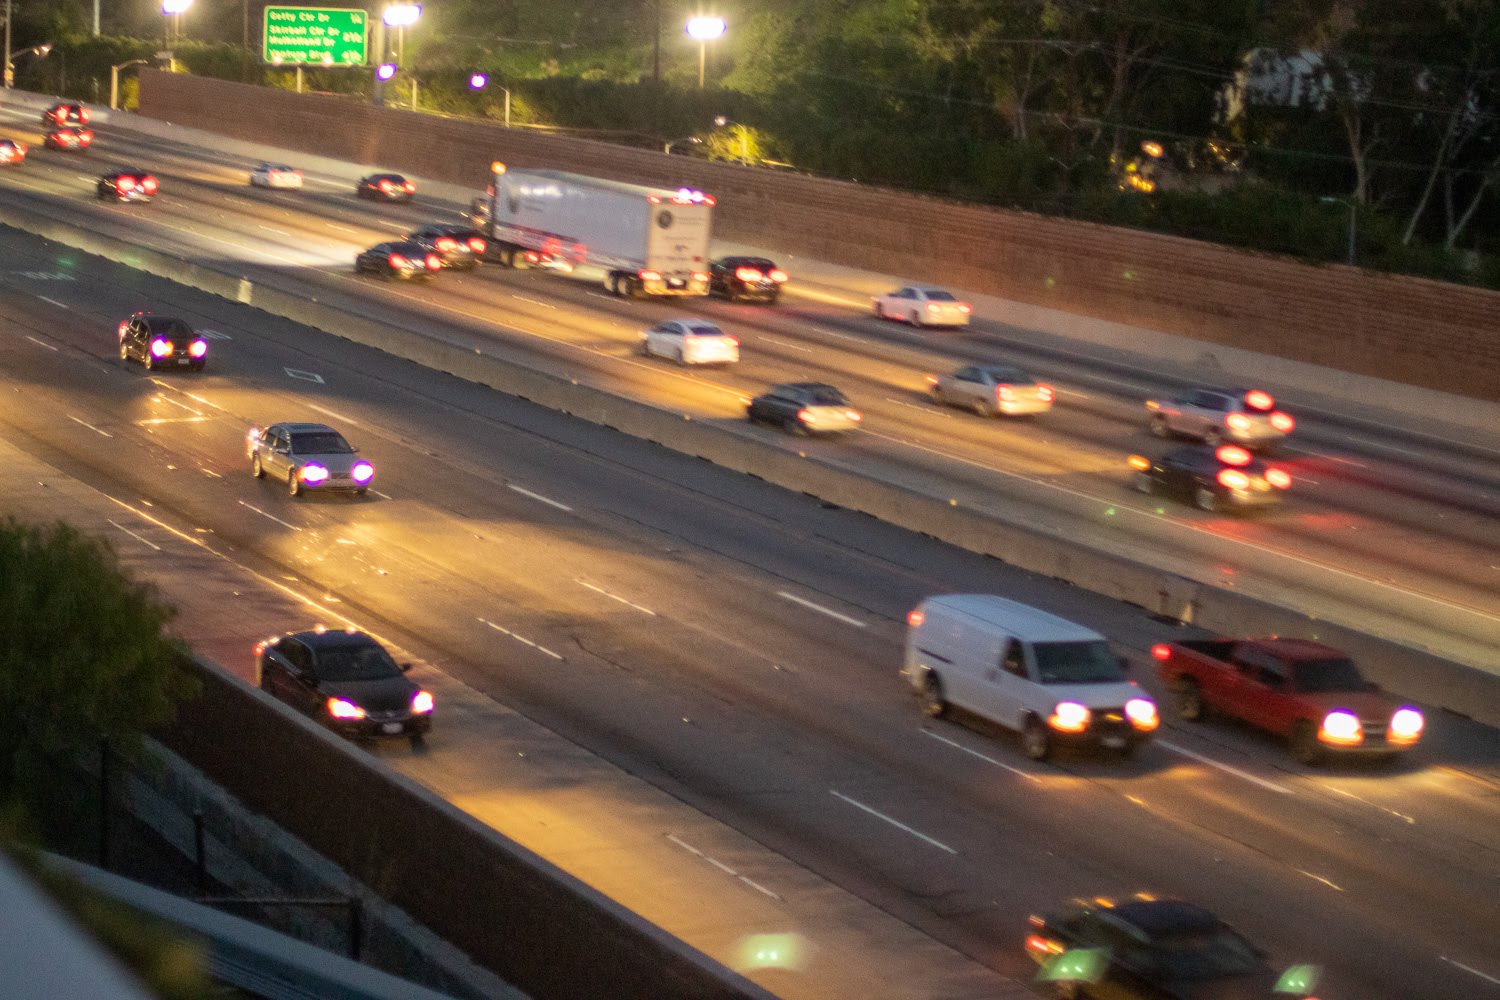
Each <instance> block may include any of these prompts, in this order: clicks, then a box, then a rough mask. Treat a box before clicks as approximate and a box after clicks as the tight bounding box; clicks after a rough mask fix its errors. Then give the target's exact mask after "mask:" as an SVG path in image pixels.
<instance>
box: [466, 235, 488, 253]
mask: <svg viewBox="0 0 1500 1000" xmlns="http://www.w3.org/2000/svg"><path fill="white" fill-rule="evenodd" d="M469 249H470V250H473V251H474V252H475V253H484V240H482V239H480V238H479V237H478V236H471V237H469Z"/></svg>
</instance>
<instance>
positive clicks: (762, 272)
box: [708, 257, 787, 303]
mask: <svg viewBox="0 0 1500 1000" xmlns="http://www.w3.org/2000/svg"><path fill="white" fill-rule="evenodd" d="M786 280H787V274H786V272H785V271H783V270H782V269H781V268H779V267H777V266H776V263H775V262H774V261H770V260H767V259H766V258H764V257H720V258H719V259H718V260H716V261H714V262H713V263H711V264H709V266H708V294H710V295H718V296H720V297H721V298H726V299H728V300H729V301H730V302H733V301H735V300H736V299H750V300H755V301H758V302H766V303H774V302H775V301H776V300H777V299H779V298H781V286H782V285H784V284H786Z"/></svg>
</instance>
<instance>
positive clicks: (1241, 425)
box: [1224, 413, 1250, 431]
mask: <svg viewBox="0 0 1500 1000" xmlns="http://www.w3.org/2000/svg"><path fill="white" fill-rule="evenodd" d="M1224 422H1225V423H1226V424H1228V425H1229V426H1230V427H1231V428H1232V429H1234V430H1237V431H1244V430H1249V429H1250V418H1249V417H1247V416H1245V415H1244V414H1243V413H1231V414H1230V415H1229V416H1227V417H1225V418H1224Z"/></svg>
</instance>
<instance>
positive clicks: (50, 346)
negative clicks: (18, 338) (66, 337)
mask: <svg viewBox="0 0 1500 1000" xmlns="http://www.w3.org/2000/svg"><path fill="white" fill-rule="evenodd" d="M26 339H27V340H29V341H31V342H32V343H33V344H35V345H36V346H38V347H45V348H46V349H47V350H49V351H55V350H57V345H56V344H49V343H47V342H46V341H45V340H37V339H36V338H35V337H33V336H30V335H29V334H28V335H26Z"/></svg>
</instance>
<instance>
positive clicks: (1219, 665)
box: [1151, 639, 1423, 764]
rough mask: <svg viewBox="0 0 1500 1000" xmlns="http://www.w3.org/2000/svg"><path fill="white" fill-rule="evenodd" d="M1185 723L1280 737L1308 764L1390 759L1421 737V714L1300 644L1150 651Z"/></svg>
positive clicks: (1226, 642)
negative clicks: (1207, 718) (1347, 757)
mask: <svg viewBox="0 0 1500 1000" xmlns="http://www.w3.org/2000/svg"><path fill="white" fill-rule="evenodd" d="M1151 655H1152V656H1153V657H1155V658H1156V660H1157V672H1158V673H1159V674H1160V675H1161V679H1162V681H1163V682H1165V683H1166V685H1167V688H1168V689H1169V690H1170V691H1171V692H1172V696H1173V700H1174V702H1175V703H1176V707H1177V715H1178V716H1179V717H1180V718H1182V719H1187V720H1189V721H1192V720H1197V719H1201V718H1203V716H1204V715H1205V714H1206V713H1207V712H1208V711H1209V710H1213V711H1217V712H1222V713H1223V714H1225V715H1228V716H1232V717H1234V718H1236V719H1242V720H1244V721H1245V722H1248V723H1250V724H1251V725H1252V726H1258V727H1260V728H1261V729H1265V730H1267V731H1269V732H1272V733H1275V734H1276V735H1278V736H1281V737H1284V738H1285V739H1286V740H1287V742H1288V745H1289V746H1290V747H1291V751H1292V755H1293V756H1294V757H1296V758H1297V759H1298V760H1299V761H1301V762H1303V763H1304V764H1313V763H1316V762H1318V761H1319V760H1321V759H1322V758H1323V757H1324V756H1326V755H1327V754H1328V753H1330V752H1342V753H1365V754H1372V753H1373V754H1395V753H1399V752H1401V751H1403V750H1406V749H1409V748H1410V747H1412V746H1414V745H1415V744H1416V742H1417V740H1419V739H1420V738H1421V736H1422V723H1423V720H1422V713H1421V712H1420V711H1418V710H1417V709H1416V708H1415V707H1413V706H1411V705H1403V704H1401V703H1400V702H1398V701H1395V700H1393V699H1392V698H1391V697H1390V696H1389V695H1386V694H1384V693H1382V692H1381V690H1380V689H1379V688H1378V687H1376V686H1375V685H1374V684H1371V683H1369V682H1368V681H1366V680H1365V679H1364V678H1363V677H1362V676H1360V673H1359V668H1358V667H1356V666H1355V665H1354V662H1353V661H1352V660H1350V659H1349V657H1347V656H1345V655H1344V654H1343V653H1341V652H1340V651H1339V650H1337V649H1334V648H1332V647H1331V646H1325V645H1323V644H1322V643H1319V642H1310V641H1308V640H1306V639H1201V640H1186V641H1182V642H1167V643H1160V644H1158V645H1156V646H1153V647H1152V648H1151Z"/></svg>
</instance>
